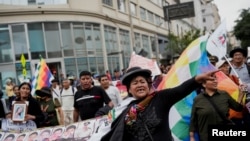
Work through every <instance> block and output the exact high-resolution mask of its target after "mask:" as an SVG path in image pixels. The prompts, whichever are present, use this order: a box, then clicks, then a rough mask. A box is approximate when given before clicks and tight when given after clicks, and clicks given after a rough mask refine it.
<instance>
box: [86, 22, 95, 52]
mask: <svg viewBox="0 0 250 141" xmlns="http://www.w3.org/2000/svg"><path fill="white" fill-rule="evenodd" d="M92 28H93V26H92V24H91V23H85V25H84V37H85V41H86V48H87V51H92V52H94V54H95V46H94V42H93V36H92ZM88 55H90V54H89V53H88ZM92 55H93V54H92Z"/></svg>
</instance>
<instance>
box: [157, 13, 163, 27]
mask: <svg viewBox="0 0 250 141" xmlns="http://www.w3.org/2000/svg"><path fill="white" fill-rule="evenodd" d="M155 24H156V25H157V26H161V24H162V23H161V17H160V16H158V15H155Z"/></svg>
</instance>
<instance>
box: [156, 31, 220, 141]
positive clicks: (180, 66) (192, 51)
mask: <svg viewBox="0 0 250 141" xmlns="http://www.w3.org/2000/svg"><path fill="white" fill-rule="evenodd" d="M207 38H208V35H205V36H202V37H200V38H198V39H196V40H194V41H193V42H192V43H191V44H190V45H189V46H188V47H187V48H186V49H185V50H184V51H183V53H182V54H181V56H180V57H179V59H178V60H177V61H176V63H175V64H174V65H173V66H172V67H171V69H170V71H169V72H168V73H167V74H166V76H165V77H164V78H163V81H162V82H161V83H160V85H159V86H158V90H161V89H165V88H172V87H175V86H177V85H179V84H181V83H182V82H184V81H186V80H188V79H190V78H192V77H193V76H195V75H197V74H200V73H203V72H206V71H209V70H214V69H215V68H214V67H213V66H212V65H211V64H210V62H209V60H208V57H207V52H206V42H207ZM195 96H196V92H195V91H194V92H192V93H191V94H189V95H188V96H187V97H185V98H184V99H182V100H180V101H179V102H178V103H176V104H175V105H174V106H173V107H172V108H171V110H170V115H169V124H170V129H171V131H172V135H173V137H174V140H175V141H177V140H182V141H188V140H189V123H190V116H191V109H192V104H193V99H194V97H195Z"/></svg>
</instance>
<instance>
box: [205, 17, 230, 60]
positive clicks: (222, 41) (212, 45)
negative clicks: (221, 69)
mask: <svg viewBox="0 0 250 141" xmlns="http://www.w3.org/2000/svg"><path fill="white" fill-rule="evenodd" d="M226 35H227V31H226V21H225V20H224V21H223V22H222V23H221V24H220V25H219V26H218V27H217V28H216V30H215V31H214V32H213V33H212V34H211V36H210V37H209V38H208V41H207V51H208V52H209V53H210V54H211V55H214V56H217V57H218V58H219V60H220V59H221V58H223V57H224V56H225V55H226V53H227V38H226V37H227V36H226Z"/></svg>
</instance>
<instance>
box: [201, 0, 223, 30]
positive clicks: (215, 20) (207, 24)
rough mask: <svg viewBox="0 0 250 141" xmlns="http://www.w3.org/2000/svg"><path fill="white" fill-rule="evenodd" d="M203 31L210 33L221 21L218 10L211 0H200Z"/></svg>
mask: <svg viewBox="0 0 250 141" xmlns="http://www.w3.org/2000/svg"><path fill="white" fill-rule="evenodd" d="M201 2H202V25H203V28H202V30H203V31H207V32H210V33H212V32H213V31H214V30H215V29H216V28H217V27H218V26H219V25H220V23H221V21H220V16H219V10H218V8H217V6H216V5H215V4H214V3H212V1H211V0H202V1H201Z"/></svg>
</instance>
